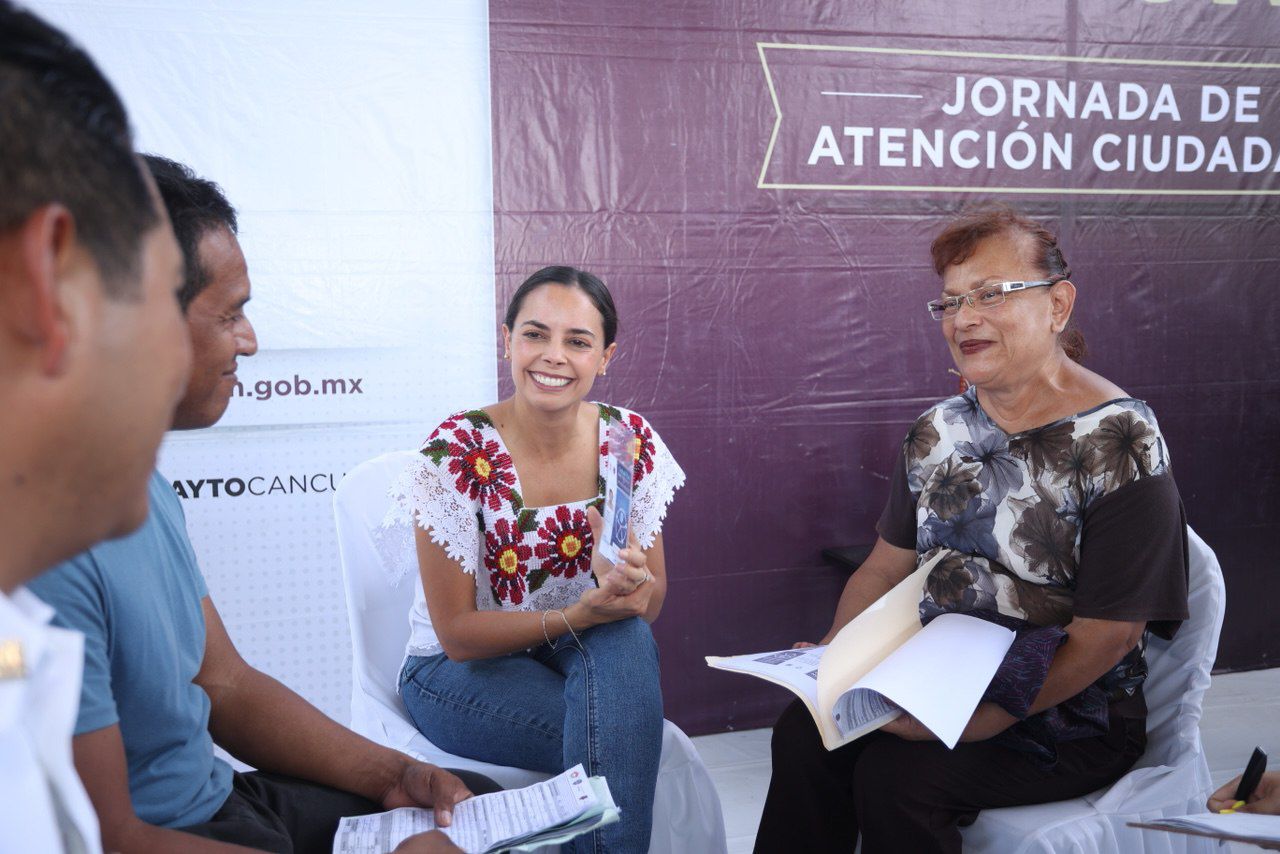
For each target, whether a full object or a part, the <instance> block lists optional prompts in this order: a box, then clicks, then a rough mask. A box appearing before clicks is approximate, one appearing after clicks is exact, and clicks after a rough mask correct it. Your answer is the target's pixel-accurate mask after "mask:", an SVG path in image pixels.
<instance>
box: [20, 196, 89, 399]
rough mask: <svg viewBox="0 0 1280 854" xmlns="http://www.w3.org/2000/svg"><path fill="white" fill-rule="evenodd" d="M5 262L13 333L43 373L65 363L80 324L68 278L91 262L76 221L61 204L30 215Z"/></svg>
mask: <svg viewBox="0 0 1280 854" xmlns="http://www.w3.org/2000/svg"><path fill="white" fill-rule="evenodd" d="M5 242H6V243H9V247H8V249H9V250H10V251H8V252H6V253H5V255H6V256H7V257H6V259H5V262H4V271H5V278H7V279H8V280H9V282H8V285H7V287H6V288H5V289H4V293H3V297H2V298H3V300H4V317H3V320H2V321H0V322H3V323H4V325H5V326H7V327H8V329H9V332H10V334H12V335H13V336H14V337H15V338H17V339H18V340H19V341H21V342H22V343H23V344H25V345H26V346H27V347H29V348H31V349H32V350H33V351H35V353H36V357H37V363H38V364H39V366H40V370H41V372H42V373H43V374H44V375H45V376H50V377H54V376H58V375H59V374H62V373H63V372H64V371H65V370H66V367H67V354H68V349H69V347H70V343H71V338H72V335H73V332H74V329H75V326H76V321H77V318H76V314H77V311H78V309H79V308H80V306H79V305H78V295H77V294H75V288H74V287H68V286H67V285H68V282H67V279H68V277H70V276H71V275H72V274H73V273H74V272H76V268H77V267H78V266H83V265H84V264H86V263H87V264H89V265H90V266H92V262H91V261H90V259H89V257H88V253H87V252H85V251H84V249H83V248H81V247H80V246H79V245H78V244H77V242H76V236H75V219H74V218H73V217H72V216H71V212H70V211H68V210H67V209H66V208H65V207H63V206H62V205H59V204H49V205H45V206H43V207H41V208H38V209H37V210H36V211H34V212H33V213H31V214H30V215H29V216H28V217H27V218H26V220H25V221H23V223H22V224H21V225H19V226H18V228H17V229H15V230H14V231H13V232H11V233H10V234H9V235H8V236H7V237H6V238H5Z"/></svg>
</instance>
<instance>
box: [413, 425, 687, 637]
mask: <svg viewBox="0 0 1280 854" xmlns="http://www.w3.org/2000/svg"><path fill="white" fill-rule="evenodd" d="M596 406H597V407H598V409H599V412H600V421H599V423H600V428H599V429H600V469H599V479H598V483H599V494H598V495H597V496H596V497H595V498H593V499H587V500H584V501H577V502H573V503H571V504H560V505H556V506H553V507H526V506H525V504H524V499H523V498H522V497H521V488H520V480H519V477H518V476H517V474H516V469H515V465H514V464H513V463H512V461H511V454H509V453H508V452H507V448H506V446H505V445H504V444H503V442H502V437H501V436H500V435H499V434H498V430H497V428H496V427H494V425H493V421H491V420H490V418H489V416H488V415H487V414H486V413H485V412H484V411H482V410H478V409H477V410H471V411H469V412H459V413H457V414H456V415H451V416H449V417H448V418H446V419H445V420H444V422H443V423H441V425H440V426H439V427H437V428H436V429H435V431H434V432H432V434H431V436H430V437H429V438H428V439H427V441H426V442H425V443H424V444H423V445H422V448H421V450H420V452H419V453H420V456H419V457H418V458H416V459H415V460H414V462H413V464H412V465H411V466H409V468H407V469H406V470H405V471H404V472H403V473H402V474H401V476H400V478H399V479H398V480H397V481H396V483H395V485H394V486H393V487H392V490H391V495H392V497H393V498H394V499H395V502H396V507H395V508H394V510H393V518H392V520H389V521H398V522H402V523H403V522H411V521H416V522H417V524H418V525H420V526H421V527H422V528H423V529H424V530H426V531H427V532H428V533H429V535H430V537H431V540H432V542H435V543H438V544H439V545H441V546H443V547H444V549H445V552H446V553H447V554H448V555H449V557H450V558H451V559H453V560H455V561H457V562H458V564H459V566H461V567H462V569H463V571H465V572H467V573H469V574H471V575H474V576H475V579H476V608H477V610H481V611H496V610H503V611H542V610H545V609H547V608H564V607H566V606H567V605H570V604H572V603H574V602H576V601H577V600H578V598H579V597H580V596H581V595H582V593H583V592H584V591H585V590H586V589H587V588H588V587H591V586H594V585H595V583H596V582H595V577H594V576H592V574H591V553H592V537H591V529H590V528H589V527H588V526H587V508H588V507H590V506H592V505H595V507H596V508H597V509H599V508H600V505H601V504H602V503H603V501H604V484H605V479H606V478H607V477H608V476H609V475H610V473H611V472H610V467H611V466H612V465H613V461H612V457H610V456H609V453H608V442H607V432H606V431H607V428H608V423H609V420H610V419H615V420H618V421H621V422H622V423H624V424H626V425H627V426H629V427H630V428H631V429H632V431H633V432H634V433H635V446H634V447H635V470H634V474H633V476H632V484H633V489H634V492H633V493H632V500H631V530H632V532H633V533H634V534H635V537H636V540H637V541H638V542H639V543H640V546H641V547H642V548H646V549H647V548H649V547H650V546H652V545H653V541H654V539H655V538H656V537H657V535H658V533H659V532H660V531H661V530H662V519H663V517H664V516H665V515H666V512H667V505H669V504H670V503H671V499H672V496H673V495H674V494H675V491H676V490H677V489H679V488H680V487H681V486H682V485H684V472H683V471H682V470H681V468H680V466H679V465H678V464H677V463H676V461H675V458H674V457H672V456H671V452H670V451H668V450H667V446H666V445H665V444H663V442H662V439H661V438H660V437H659V436H658V433H657V431H655V430H654V429H653V427H651V426H650V425H649V423H648V422H647V421H645V420H644V419H643V418H641V417H640V416H639V415H637V414H636V413H634V412H629V411H628V410H625V409H620V408H618V407H615V406H608V405H606V404H603V403H597V404H596ZM409 625H410V633H409V643H408V645H407V648H406V653H407V654H408V655H421V656H426V655H434V654H436V653H438V652H440V651H441V646H440V643H439V641H438V640H437V638H436V633H435V631H434V630H433V629H432V627H431V618H430V617H429V616H428V614H427V603H426V597H425V595H424V594H423V591H422V585H421V584H418V585H417V594H416V596H415V599H414V603H413V609H412V611H411V612H410V615H409Z"/></svg>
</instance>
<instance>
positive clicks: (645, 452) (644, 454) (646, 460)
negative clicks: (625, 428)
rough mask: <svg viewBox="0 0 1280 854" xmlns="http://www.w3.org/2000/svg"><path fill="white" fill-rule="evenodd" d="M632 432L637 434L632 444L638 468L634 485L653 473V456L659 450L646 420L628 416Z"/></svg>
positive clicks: (631, 415)
mask: <svg viewBox="0 0 1280 854" xmlns="http://www.w3.org/2000/svg"><path fill="white" fill-rule="evenodd" d="M627 421H628V422H630V426H631V429H632V431H633V432H634V433H635V434H636V438H635V441H634V442H633V443H632V447H633V448H634V453H635V458H636V468H635V475H634V480H633V481H632V485H635V484H638V483H640V481H641V480H642V479H643V478H644V476H645V475H647V474H649V473H650V472H652V471H653V456H654V454H655V453H656V452H657V448H655V447H654V444H653V430H652V429H650V427H649V425H648V424H646V423H644V419H643V418H641V417H640V416H639V415H636V414H635V413H631V414H630V415H628V416H627Z"/></svg>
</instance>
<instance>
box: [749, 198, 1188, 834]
mask: <svg viewBox="0 0 1280 854" xmlns="http://www.w3.org/2000/svg"><path fill="white" fill-rule="evenodd" d="M931 251H932V255H933V265H934V269H935V270H936V272H937V273H938V275H939V276H940V277H941V280H942V294H941V296H940V297H939V298H938V299H935V300H933V301H932V302H930V303H929V304H928V309H929V313H930V315H931V316H932V317H933V318H934V319H936V320H938V321H939V322H940V323H939V327H940V330H941V332H942V335H943V337H944V338H945V339H946V341H947V345H948V347H949V348H950V350H951V355H952V357H953V358H954V359H955V363H956V366H957V368H959V370H960V372H961V374H962V375H963V376H964V378H965V379H966V380H967V381H968V384H969V387H968V389H967V390H966V391H965V392H964V393H962V394H960V395H957V396H956V397H952V398H950V399H948V400H944V401H942V402H941V403H939V404H937V405H936V406H934V407H932V408H931V409H929V411H928V412H926V413H924V415H922V416H920V418H918V419H917V420H916V422H915V423H914V424H913V425H912V426H911V428H910V430H909V431H908V432H907V436H906V440H905V441H904V442H903V448H902V456H901V458H900V459H899V461H898V463H897V465H895V466H894V469H893V472H892V477H891V479H890V496H889V501H888V504H887V506H886V507H885V510H884V513H883V514H882V515H881V517H880V521H879V523H878V525H877V526H876V527H877V531H878V533H879V535H880V536H879V539H878V540H877V542H876V546H875V549H874V550H873V551H872V553H871V556H870V557H869V558H868V559H867V561H866V562H865V563H864V564H863V565H862V566H861V568H859V569H858V571H857V572H855V573H854V574H853V576H852V577H851V578H850V580H849V583H848V584H847V585H846V587H845V590H844V593H843V595H842V596H841V597H840V602H839V604H838V606H837V607H836V614H835V619H834V621H833V622H832V626H831V630H830V631H829V632H828V633H827V635H826V637H825V638H824V639H823V642H824V643H825V642H828V641H830V640H831V638H833V637H834V636H835V634H836V633H837V632H838V631H839V630H840V629H841V628H843V627H844V625H845V624H846V623H848V622H849V621H850V620H851V619H853V618H854V617H855V616H856V615H857V614H859V613H861V612H862V611H863V610H864V609H865V608H866V607H867V606H868V605H870V604H871V603H872V602H874V601H875V600H876V599H877V598H879V597H880V596H881V595H882V594H884V593H885V592H886V591H888V590H889V589H890V588H891V587H893V586H894V585H895V584H897V583H898V582H899V581H902V580H903V579H905V578H906V577H907V576H908V575H910V574H911V573H912V572H913V571H914V570H915V569H916V567H917V566H919V565H921V564H922V563H923V562H924V561H926V560H929V559H932V558H933V557H935V556H937V555H938V554H939V553H941V554H942V559H941V560H940V561H939V562H938V563H937V564H936V565H935V567H934V569H933V570H931V572H930V574H929V577H928V580H927V582H926V583H925V586H924V589H923V590H922V591H921V597H920V619H921V621H922V622H925V623H927V622H928V621H929V620H931V619H932V618H933V617H936V616H938V615H939V614H942V613H947V612H957V611H959V612H966V613H971V614H974V615H976V616H979V617H983V618H985V619H989V620H992V621H994V622H998V623H1000V624H1002V625H1005V626H1007V627H1009V628H1012V629H1014V630H1015V631H1016V632H1017V639H1016V641H1015V642H1014V646H1013V648H1012V649H1011V651H1010V654H1009V656H1007V657H1006V659H1005V664H1004V665H1003V666H1002V667H1001V669H1000V671H999V672H998V673H997V674H996V677H995V678H994V679H993V680H992V682H991V685H990V686H989V687H988V688H987V690H986V693H985V695H984V697H983V701H982V703H981V704H980V705H979V706H978V708H977V710H976V711H975V712H974V714H973V717H972V718H971V720H970V721H969V724H968V727H967V729H966V730H965V733H964V736H963V738H962V739H961V742H960V743H959V744H957V745H956V748H955V749H954V750H948V749H947V748H946V747H945V746H944V745H943V744H942V743H941V742H939V741H938V740H937V739H936V738H935V737H934V736H933V734H932V733H930V732H929V731H928V730H927V729H925V728H924V727H922V726H921V725H920V724H919V722H917V721H915V720H914V719H912V718H911V717H909V716H904V717H901V718H899V719H898V720H896V721H894V722H892V723H890V724H888V725H887V726H885V727H884V728H882V729H881V730H880V731H878V732H876V733H873V734H872V735H869V736H866V737H864V738H861V739H859V740H857V741H854V742H852V743H850V744H848V745H846V746H844V747H841V748H838V749H837V750H834V751H830V752H828V751H826V750H825V749H823V746H822V742H821V739H820V737H819V735H818V732H817V729H816V727H815V726H814V723H813V719H812V718H811V717H810V715H809V713H808V711H807V710H806V709H805V707H804V706H803V705H801V704H800V703H798V702H797V703H794V704H792V706H790V707H789V708H788V709H787V710H786V711H785V712H784V713H783V714H782V717H781V718H780V719H779V720H778V723H777V726H776V727H775V729H774V733H773V779H772V781H771V783H770V787H769V795H768V800H767V802H766V803H765V809H764V816H763V818H762V820H761V823H760V830H759V834H758V835H757V838H756V850H757V851H763V852H774V851H852V850H853V848H854V845H855V844H856V842H857V841H858V839H859V837H861V840H862V851H863V852H864V854H879V852H889V851H893V852H898V851H911V852H959V851H960V850H961V845H960V842H961V837H960V831H959V826H960V825H962V824H966V823H969V822H971V821H972V820H973V818H974V816H976V815H977V813H978V812H979V811H981V810H983V809H986V808H991V807H1002V806H1012V805H1017V804H1032V803H1041V802H1045V801H1055V800H1062V799H1066V798H1072V797H1077V796H1080V795H1083V794H1086V793H1088V792H1091V791H1094V790H1095V789H1097V788H1099V787H1101V786H1105V785H1107V784H1108V783H1111V782H1113V781H1114V780H1116V779H1117V778H1119V777H1120V776H1121V775H1122V774H1124V773H1125V772H1126V771H1127V770H1128V769H1129V768H1130V767H1131V766H1132V765H1133V764H1134V762H1135V761H1137V759H1138V757H1139V756H1140V755H1141V754H1142V751H1143V748H1144V746H1145V743H1146V729H1145V719H1146V705H1145V703H1144V701H1143V696H1142V682H1143V678H1144V676H1145V675H1146V666H1145V663H1144V660H1143V648H1144V646H1145V638H1146V636H1147V632H1148V631H1152V632H1155V633H1157V634H1158V635H1160V636H1162V637H1170V636H1172V633H1173V632H1174V631H1175V630H1176V629H1177V627H1178V625H1179V622H1180V621H1181V620H1183V619H1186V617H1187V555H1186V549H1187V544H1186V523H1185V518H1184V515H1183V510H1182V502H1181V500H1180V498H1179V496H1178V490H1177V486H1176V485H1175V484H1174V481H1173V475H1172V472H1171V469H1170V461H1169V452H1168V449H1167V448H1166V446H1165V443H1164V439H1163V438H1162V436H1161V434H1160V428H1159V427H1158V426H1157V424H1156V419H1155V415H1154V414H1153V413H1152V411H1151V409H1150V407H1148V406H1147V404H1146V403H1144V402H1142V401H1141V400H1136V399H1134V398H1132V397H1130V396H1129V395H1127V394H1126V393H1125V392H1124V391H1122V390H1121V389H1120V388H1119V387H1118V386H1116V385H1115V384H1114V383H1112V382H1111V381H1109V380H1107V379H1106V378H1104V377H1101V376H1099V375H1098V374H1095V373H1094V372H1092V371H1090V370H1088V369H1087V368H1085V367H1083V366H1082V365H1081V364H1080V363H1079V361H1078V360H1079V359H1080V358H1081V356H1082V355H1083V344H1084V341H1083V337H1082V336H1080V334H1079V333H1078V332H1076V331H1074V330H1073V329H1072V328H1071V315H1072V310H1073V309H1074V307H1075V302H1076V288H1075V286H1074V285H1073V284H1072V283H1071V281H1070V278H1069V277H1070V275H1071V271H1070V269H1069V268H1068V267H1067V264H1066V261H1065V260H1064V259H1063V257H1062V252H1061V250H1060V249H1059V248H1058V244H1057V241H1056V239H1055V238H1054V236H1053V235H1052V234H1051V233H1050V232H1049V231H1047V230H1046V229H1045V228H1044V227H1043V226H1041V225H1040V224H1038V223H1035V222H1033V221H1031V220H1028V219H1026V218H1024V217H1022V216H1020V215H1018V214H1017V213H1015V212H1013V211H1011V210H1008V209H1005V208H991V209H984V210H980V211H977V212H974V213H971V214H969V215H966V216H963V217H962V218H960V219H959V220H957V221H955V222H953V223H952V224H950V225H949V226H948V227H947V228H946V229H945V230H944V231H943V232H942V233H941V234H940V235H939V236H938V238H937V239H936V240H935V241H934V242H933V246H932V250H931Z"/></svg>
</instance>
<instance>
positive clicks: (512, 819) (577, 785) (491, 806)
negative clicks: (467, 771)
mask: <svg viewBox="0 0 1280 854" xmlns="http://www.w3.org/2000/svg"><path fill="white" fill-rule="evenodd" d="M618 812H619V810H618V806H617V804H615V803H614V802H613V796H612V795H610V794H609V784H608V783H606V782H605V779H604V778H603V777H588V776H587V772H586V771H584V770H583V768H582V766H581V765H575V766H573V767H572V768H570V769H569V770H568V771H565V772H564V773H563V774H561V775H559V776H558V777H552V778H551V779H550V780H544V781H543V782H541V783H534V784H533V785H532V786H526V787H525V788H523V789H509V790H507V791H503V792H494V793H493V794H489V795H477V796H476V797H474V798H468V799H467V800H465V801H460V802H459V803H458V804H457V806H455V807H454V808H453V823H452V824H450V825H449V826H448V827H442V828H439V830H440V831H441V832H442V833H444V834H445V835H446V836H448V837H449V838H450V839H451V840H452V841H453V844H454V845H457V846H458V847H459V848H461V849H462V850H463V851H466V852H467V854H483V852H489V851H532V850H533V849H534V848H538V847H541V846H543V845H558V844H560V843H561V842H568V841H569V840H570V839H573V838H574V837H575V836H579V835H581V834H583V833H588V832H590V831H592V830H595V829H596V828H598V827H603V826H604V825H606V824H612V823H613V822H615V821H617V820H618ZM436 829H437V827H436V822H435V816H434V814H433V813H432V811H431V810H429V809H420V808H417V807H401V808H400V809H395V810H391V811H390V812H383V813H374V814H373V815H361V816H354V817H351V818H344V819H343V820H342V821H341V822H339V824H338V832H337V834H336V835H335V836H334V838H333V854H386V852H388V851H391V850H392V849H394V848H395V847H396V846H397V845H399V844H400V843H401V842H403V841H404V840H405V839H408V838H409V837H410V836H414V835H415V834H419V833H426V832H427V831H430V830H436Z"/></svg>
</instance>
